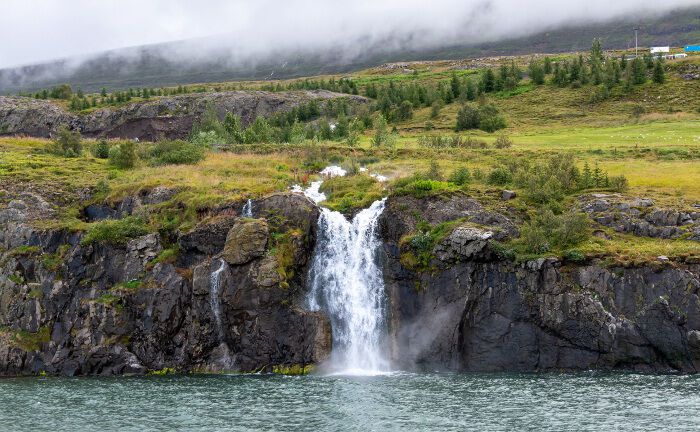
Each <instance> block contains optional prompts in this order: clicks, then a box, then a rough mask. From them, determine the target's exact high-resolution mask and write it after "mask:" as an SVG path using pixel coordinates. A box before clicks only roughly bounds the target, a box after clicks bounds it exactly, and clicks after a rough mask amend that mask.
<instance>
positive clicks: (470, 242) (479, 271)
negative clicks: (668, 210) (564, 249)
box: [382, 197, 700, 373]
mask: <svg viewBox="0 0 700 432" xmlns="http://www.w3.org/2000/svg"><path fill="white" fill-rule="evenodd" d="M599 199H602V198H599ZM467 203H468V205H467ZM608 205H609V203H608ZM436 209H441V211H436ZM625 210H629V208H626V209H625ZM651 213H653V212H650V214H651ZM455 219H460V220H464V221H465V222H463V223H462V224H460V225H458V226H457V227H456V228H454V229H453V230H452V231H451V232H450V234H449V235H447V236H446V237H445V238H444V239H442V240H441V241H440V242H439V243H438V244H437V245H435V246H434V248H433V249H432V259H431V260H430V263H429V266H427V267H426V268H422V269H419V270H415V269H412V268H411V266H410V265H409V266H406V265H404V263H405V262H406V260H405V259H404V260H402V255H403V254H405V253H406V248H407V246H406V245H405V244H403V243H402V242H401V239H402V237H403V236H405V235H407V234H410V233H413V232H414V231H415V227H416V224H417V223H418V222H419V221H426V220H427V221H430V222H431V223H440V222H445V221H450V220H455ZM507 220H508V218H506V216H504V215H501V214H500V213H494V212H489V211H486V210H484V209H483V208H482V207H481V206H480V205H479V204H478V203H477V202H475V201H472V200H469V199H466V198H463V199H455V198H454V197H453V198H451V199H448V200H445V199H442V198H440V199H427V200H416V199H414V198H410V197H400V198H394V199H390V200H389V201H388V202H387V207H386V210H385V212H384V215H383V221H382V226H383V227H384V229H383V232H384V237H385V252H386V264H385V278H386V281H387V291H388V293H389V296H390V302H389V303H390V314H391V332H392V340H393V347H392V356H393V358H394V361H395V362H396V363H397V364H398V365H400V366H401V367H404V368H418V369H427V370H435V369H441V370H459V371H546V370H588V369H603V370H610V369H627V370H635V371H654V372H668V371H683V372H691V373H694V372H697V371H698V370H699V369H700V298H699V297H698V296H699V295H700V265H698V264H679V263H674V264H671V263H668V262H659V263H649V264H647V265H644V266H641V267H640V266H638V267H628V268H625V267H616V266H610V265H603V263H602V262H597V261H596V262H590V263H567V262H562V261H561V260H559V259H557V258H540V259H537V260H534V261H528V262H522V263H517V262H513V261H511V260H509V259H507V258H506V257H504V256H503V253H502V252H501V251H500V250H499V248H497V247H495V246H494V244H493V243H492V242H491V240H492V239H493V238H495V237H496V236H499V235H500V236H502V235H503V233H505V232H507V231H508V229H509V226H510V224H509V223H508V222H506V221H507ZM397 221H398V223H397Z"/></svg>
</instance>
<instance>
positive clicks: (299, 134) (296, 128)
mask: <svg viewBox="0 0 700 432" xmlns="http://www.w3.org/2000/svg"><path fill="white" fill-rule="evenodd" d="M304 141H306V130H305V129H304V125H303V124H302V123H300V122H299V121H298V120H294V123H293V124H292V129H291V131H290V132H289V143H290V144H301V143H303V142H304Z"/></svg>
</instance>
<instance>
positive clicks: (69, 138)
mask: <svg viewBox="0 0 700 432" xmlns="http://www.w3.org/2000/svg"><path fill="white" fill-rule="evenodd" d="M47 150H48V151H49V153H53V154H55V155H58V156H63V157H78V156H80V154H81V153H82V152H83V144H82V140H81V137H80V132H78V131H71V130H70V129H68V128H67V127H62V128H61V129H59V131H58V135H57V136H56V138H55V139H54V140H53V141H51V142H50V143H49V144H48V146H47Z"/></svg>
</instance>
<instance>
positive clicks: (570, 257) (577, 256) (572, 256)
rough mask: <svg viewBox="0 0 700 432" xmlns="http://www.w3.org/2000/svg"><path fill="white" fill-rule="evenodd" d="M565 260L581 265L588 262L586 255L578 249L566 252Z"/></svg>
mask: <svg viewBox="0 0 700 432" xmlns="http://www.w3.org/2000/svg"><path fill="white" fill-rule="evenodd" d="M564 259H565V260H567V261H571V262H575V263H580V262H584V261H586V255H584V253H583V252H581V251H580V250H578V249H569V250H567V251H565V252H564Z"/></svg>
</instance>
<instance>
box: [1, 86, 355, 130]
mask: <svg viewBox="0 0 700 432" xmlns="http://www.w3.org/2000/svg"><path fill="white" fill-rule="evenodd" d="M339 97H343V98H348V99H349V100H350V101H351V102H352V103H357V104H364V103H367V99H365V98H363V97H361V96H351V95H344V94H340V93H333V92H329V91H325V90H316V91H294V92H274V93H273V92H264V91H229V92H218V93H202V94H188V95H179V96H169V97H162V98H157V99H153V100H150V101H144V102H136V103H132V104H129V105H126V106H124V107H119V108H101V109H98V110H95V111H93V112H91V113H89V114H84V115H83V114H80V115H78V114H74V113H70V112H68V111H66V110H64V109H63V108H62V107H60V106H59V105H57V104H55V103H53V102H51V101H46V100H36V99H31V98H26V97H15V96H0V135H16V134H24V135H30V136H36V137H49V136H51V134H53V133H55V132H56V131H57V130H58V129H59V128H60V127H61V126H68V127H69V128H70V129H73V130H79V131H80V132H81V133H82V134H83V135H85V136H89V137H107V138H138V139H142V140H149V141H154V140H157V139H159V138H168V139H179V138H186V137H187V136H189V134H190V131H191V130H192V125H193V124H194V122H195V121H196V119H197V118H199V116H201V115H202V113H203V112H204V111H205V110H206V109H207V107H210V106H211V107H213V108H214V109H215V110H216V111H217V113H218V114H219V115H220V117H221V118H223V117H224V115H225V114H226V113H227V112H232V113H234V114H236V115H239V116H240V117H241V119H242V121H243V123H244V124H249V123H251V122H252V121H254V120H255V118H256V117H257V116H268V115H270V114H273V113H275V112H278V111H287V110H290V109H291V108H293V107H294V106H296V105H299V104H301V103H304V102H307V101H310V100H319V101H321V102H323V101H326V100H330V99H336V98H339Z"/></svg>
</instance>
